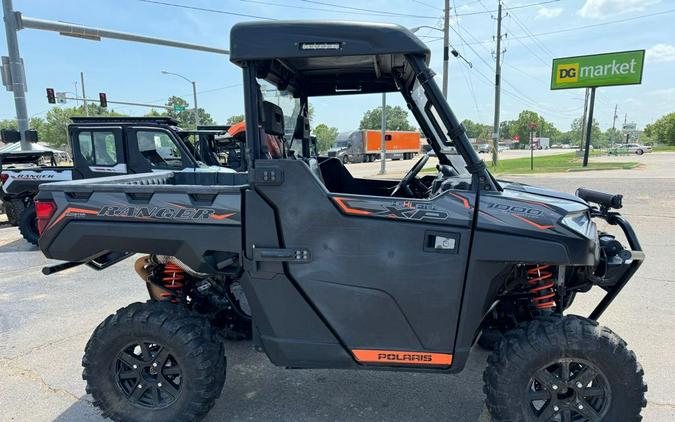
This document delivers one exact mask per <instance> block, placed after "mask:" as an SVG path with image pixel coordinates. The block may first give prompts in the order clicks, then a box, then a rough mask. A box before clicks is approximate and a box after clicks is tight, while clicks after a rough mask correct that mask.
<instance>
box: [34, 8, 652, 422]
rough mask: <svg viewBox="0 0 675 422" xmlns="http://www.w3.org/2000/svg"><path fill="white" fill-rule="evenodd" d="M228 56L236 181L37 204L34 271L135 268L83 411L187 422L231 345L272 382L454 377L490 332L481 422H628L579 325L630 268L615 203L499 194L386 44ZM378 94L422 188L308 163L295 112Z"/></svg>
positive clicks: (587, 332)
mask: <svg viewBox="0 0 675 422" xmlns="http://www.w3.org/2000/svg"><path fill="white" fill-rule="evenodd" d="M260 40H265V42H261V41H260ZM230 45H231V60H232V62H233V63H234V64H236V65H237V66H240V67H241V69H242V72H243V82H244V100H245V114H246V123H245V126H246V131H245V132H246V150H247V154H248V155H247V160H246V163H247V167H246V170H245V171H240V172H236V173H231V174H222V173H193V172H188V173H186V172H176V171H165V172H154V173H149V174H140V175H129V176H113V177H105V178H100V179H92V180H79V181H72V182H58V183H51V184H46V185H41V187H40V193H39V194H38V196H37V200H36V205H37V212H38V224H39V226H40V230H41V232H42V237H41V239H40V247H41V249H42V251H43V252H44V253H45V255H46V256H47V257H49V258H55V259H61V260H66V261H69V262H66V263H63V264H59V265H57V266H54V267H48V268H45V269H44V270H43V271H44V272H45V273H51V272H55V271H58V270H61V269H64V268H68V267H72V266H75V265H79V264H81V263H87V264H88V265H90V266H92V267H94V268H97V269H103V268H106V267H108V266H110V265H112V264H114V263H116V262H118V261H120V260H121V259H123V258H124V257H126V256H129V255H130V254H133V253H138V252H140V253H144V254H148V255H147V256H143V257H141V258H140V259H139V260H138V261H137V262H136V270H137V272H138V273H139V275H140V276H141V278H142V279H143V281H144V283H145V284H146V286H147V289H148V293H149V295H150V301H148V302H145V303H135V304H132V305H130V306H128V307H125V308H122V309H120V310H118V311H117V312H116V313H115V314H114V315H111V316H110V317H108V318H107V319H106V320H105V321H104V322H103V323H101V325H99V326H98V327H97V328H96V330H95V332H94V334H93V335H92V337H91V339H90V341H89V343H88V344H87V346H86V350H85V355H84V359H83V366H84V374H83V376H84V379H85V380H86V381H87V392H89V393H90V394H91V395H92V396H93V402H94V404H95V405H96V406H97V407H99V408H100V409H101V410H102V411H103V414H104V415H105V416H107V417H110V418H112V419H114V420H119V421H122V420H123V421H130V420H145V421H148V420H154V421H168V420H170V421H182V420H195V419H200V418H202V417H203V416H204V415H206V413H207V412H208V411H209V409H211V407H212V406H213V404H214V401H215V400H216V398H217V397H218V396H219V395H220V392H221V388H222V386H223V383H224V381H225V371H226V360H225V354H226V345H225V344H224V339H226V338H228V337H233V336H234V337H247V336H249V335H250V336H252V338H253V342H254V344H255V346H256V349H257V350H261V351H263V352H264V353H265V354H266V355H267V356H268V357H269V359H270V360H271V361H272V362H273V363H274V364H276V365H279V366H283V367H287V368H344V369H370V370H389V371H418V372H426V373H432V372H435V373H456V372H459V371H461V370H462V369H463V368H464V366H465V364H466V362H467V358H468V356H469V353H470V351H471V350H472V347H473V346H474V344H475V343H476V342H477V339H478V338H479V337H480V336H481V332H482V331H483V330H486V331H490V332H492V333H495V332H498V333H500V335H499V336H493V337H494V342H495V343H496V344H495V345H494V347H495V351H494V352H493V354H492V355H491V357H490V359H489V361H488V366H487V369H486V370H485V375H484V379H485V392H486V394H487V407H488V409H489V411H490V412H491V414H492V416H493V418H494V419H495V420H497V421H559V422H564V421H636V420H639V419H640V413H641V409H642V407H644V406H645V398H644V393H645V391H646V385H645V384H644V382H643V372H642V369H641V368H640V365H639V364H638V362H637V361H636V358H635V355H634V354H633V352H631V351H630V350H629V349H628V348H627V346H626V343H625V342H624V341H623V340H621V339H620V338H619V337H618V336H617V335H616V334H614V333H613V332H612V331H610V330H609V329H607V328H604V327H601V326H599V325H598V323H597V322H596V320H597V319H598V318H599V317H600V316H601V314H602V313H603V312H604V311H605V310H606V309H607V307H608V306H609V305H610V304H611V303H612V301H613V300H614V298H615V297H616V296H617V295H618V294H619V292H620V291H621V289H622V288H623V287H624V286H625V285H626V283H627V282H628V281H629V280H630V279H631V277H632V276H633V275H634V273H635V272H636V271H637V269H638V268H639V266H640V264H641V263H642V260H643V259H644V254H643V253H642V251H641V247H640V244H639V242H638V239H637V237H636V235H635V233H634V232H633V230H632V228H631V226H630V224H629V223H628V222H627V221H626V220H625V219H624V218H623V217H622V216H621V215H620V214H618V213H617V212H615V211H612V209H616V208H620V207H621V196H620V195H612V194H605V193H600V192H595V191H590V190H586V189H579V190H578V191H577V196H574V195H569V194H565V193H561V192H555V191H551V190H547V189H541V188H536V187H532V186H527V185H523V184H517V183H509V182H504V181H500V180H496V179H495V178H494V177H493V176H492V175H491V174H490V173H489V172H488V170H487V169H486V168H485V165H484V164H483V162H482V161H481V160H480V159H479V158H478V155H477V153H476V151H475V150H474V149H473V148H472V146H471V144H470V143H469V139H468V138H467V136H466V134H465V131H464V128H463V127H462V126H461V125H460V124H459V122H458V120H457V118H456V117H455V115H454V114H453V112H452V111H451V110H450V108H449V106H448V104H447V103H446V102H445V100H444V98H443V96H442V94H441V92H440V90H439V89H438V86H437V85H436V83H435V82H434V78H433V76H434V74H433V72H432V71H431V70H430V69H429V68H428V66H427V64H428V62H429V50H428V49H427V47H426V46H425V45H424V44H423V43H422V42H421V41H420V40H419V39H417V38H416V37H415V36H414V35H413V34H412V33H410V32H409V31H408V30H406V29H404V28H402V27H399V26H396V25H386V24H365V23H349V22H339V23H338V22H300V21H293V22H280V21H274V22H255V23H242V24H237V25H235V26H234V27H233V28H232V31H231V44H230ZM261 85H262V86H263V88H264V89H261ZM381 92H399V93H400V94H401V95H402V96H403V99H404V100H405V101H406V102H407V105H408V106H409V108H410V110H411V112H412V114H413V115H414V117H415V119H416V121H417V122H416V123H417V125H418V126H419V127H420V129H421V131H422V132H423V134H424V135H425V136H426V138H427V139H428V142H429V143H430V145H431V148H432V149H433V151H434V153H435V155H436V156H437V157H438V160H439V164H438V166H437V169H438V172H437V173H436V174H433V175H431V174H428V175H425V176H423V177H419V178H418V177H417V175H418V174H419V173H420V170H421V169H422V168H423V167H424V165H425V164H426V163H427V160H428V155H424V156H423V157H422V158H421V159H420V160H419V161H418V162H417V163H416V164H414V166H413V167H412V168H411V170H410V171H409V172H408V174H406V175H405V177H403V179H401V180H400V181H397V180H382V179H377V180H367V179H359V178H355V177H353V176H352V175H351V174H350V172H349V171H348V169H347V168H346V167H345V166H344V165H343V163H342V162H341V161H340V160H338V159H336V158H324V157H316V156H315V155H314V154H311V153H310V150H311V149H310V146H311V138H310V130H309V120H308V118H307V115H308V99H309V98H311V97H317V96H331V95H346V94H356V93H361V94H368V93H381ZM282 98H283V99H284V100H283V101H281V99H282ZM270 99H273V101H270ZM293 102H294V104H291V103H293ZM278 104H282V105H289V104H291V106H288V107H286V108H282V107H280V106H279V105H278ZM289 124H290V125H292V126H293V130H292V131H290V130H289V131H288V133H292V135H293V136H288V137H287V136H285V134H286V133H287V130H286V129H287V128H286V127H285V126H286V125H289ZM270 137H271V138H274V140H275V142H274V143H270V142H268V141H269V138H270ZM275 144H276V147H273V148H274V150H275V151H271V150H270V149H271V148H272V147H271V145H275ZM279 145H280V147H279ZM451 148H452V149H454V150H456V152H457V153H456V154H449V153H448V151H450V150H451ZM598 219H599V220H604V221H606V222H607V223H609V225H614V226H618V228H620V229H621V232H622V233H623V236H625V237H626V239H627V241H628V245H627V246H625V245H623V244H622V243H620V241H619V240H618V239H616V238H615V237H614V236H613V235H611V234H609V233H605V232H601V231H598V229H597V227H596V223H595V221H597V220H598ZM594 286H597V287H598V288H600V289H603V290H604V291H605V292H606V295H605V296H604V298H603V299H602V300H601V301H600V303H599V304H598V305H597V307H596V308H595V310H594V311H593V312H592V313H591V315H590V316H589V317H588V318H584V317H581V316H573V315H565V314H564V311H565V309H567V308H568V307H569V306H570V305H571V304H572V302H573V301H574V298H575V296H576V295H577V294H579V293H583V292H587V291H588V290H589V289H591V288H592V287H594ZM449 399H450V398H449Z"/></svg>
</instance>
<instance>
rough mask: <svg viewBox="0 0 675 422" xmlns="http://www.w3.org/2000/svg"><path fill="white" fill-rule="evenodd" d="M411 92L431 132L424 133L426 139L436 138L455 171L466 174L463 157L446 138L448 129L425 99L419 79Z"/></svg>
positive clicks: (434, 108) (429, 102)
mask: <svg viewBox="0 0 675 422" xmlns="http://www.w3.org/2000/svg"><path fill="white" fill-rule="evenodd" d="M411 94H412V99H413V101H414V102H415V105H416V106H417V108H418V109H419V111H420V114H421V116H422V118H423V119H424V122H425V123H426V125H425V126H427V127H428V128H429V131H430V132H431V133H425V135H426V137H427V139H429V138H433V139H435V140H437V141H438V143H439V144H440V145H441V153H442V154H443V155H445V156H446V157H447V159H448V161H450V164H451V165H452V167H453V168H454V169H455V171H457V173H459V174H460V175H468V174H469V172H468V171H467V169H466V161H464V157H462V156H461V155H459V154H458V153H457V149H456V148H455V145H454V143H453V142H452V140H450V139H449V138H448V135H447V134H448V132H449V131H448V129H447V128H446V127H445V124H443V120H442V119H441V117H440V115H439V114H438V110H436V107H434V105H433V104H432V103H431V101H429V100H428V99H427V96H426V93H425V92H424V87H423V86H422V85H421V84H420V83H419V81H417V80H416V81H415V85H414V86H413V90H412V93H411Z"/></svg>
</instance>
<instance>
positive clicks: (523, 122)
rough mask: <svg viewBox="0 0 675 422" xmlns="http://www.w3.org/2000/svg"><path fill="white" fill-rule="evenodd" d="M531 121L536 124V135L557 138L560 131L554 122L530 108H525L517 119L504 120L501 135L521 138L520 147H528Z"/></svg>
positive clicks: (501, 125)
mask: <svg viewBox="0 0 675 422" xmlns="http://www.w3.org/2000/svg"><path fill="white" fill-rule="evenodd" d="M530 123H533V124H534V125H535V129H534V133H533V135H534V136H538V137H541V138H555V137H556V136H558V135H559V134H560V131H559V130H558V129H556V127H555V126H553V123H551V122H548V121H546V119H544V118H543V117H541V116H540V115H539V114H537V113H535V112H534V111H530V110H523V111H521V112H520V114H518V118H517V119H516V120H509V121H506V122H502V123H501V124H500V125H499V126H500V133H499V135H500V137H501V138H511V139H513V138H514V137H515V136H518V137H519V138H520V142H519V144H518V145H519V147H520V148H526V147H529V145H530Z"/></svg>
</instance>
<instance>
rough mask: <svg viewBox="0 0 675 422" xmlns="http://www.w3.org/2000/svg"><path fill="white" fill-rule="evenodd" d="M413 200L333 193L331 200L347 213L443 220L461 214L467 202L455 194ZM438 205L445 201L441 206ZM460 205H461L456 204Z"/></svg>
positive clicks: (438, 221) (412, 219)
mask: <svg viewBox="0 0 675 422" xmlns="http://www.w3.org/2000/svg"><path fill="white" fill-rule="evenodd" d="M446 198H449V197H444V198H439V200H437V201H415V200H401V199H398V200H397V199H371V198H350V197H344V196H339V197H338V196H334V197H332V199H333V201H334V202H335V204H336V205H337V207H338V209H339V210H340V211H341V212H343V213H344V214H347V215H358V216H367V217H380V218H390V219H397V220H409V221H421V222H422V221H423V222H437V223H441V222H447V221H448V220H450V219H451V218H461V217H463V216H464V214H463V213H464V212H466V211H465V210H469V209H470V208H471V205H470V203H469V200H468V199H467V198H464V197H460V196H458V195H457V198H456V199H454V197H453V199H452V200H448V199H446ZM441 205H447V208H446V207H442V206H441ZM460 207H461V208H460Z"/></svg>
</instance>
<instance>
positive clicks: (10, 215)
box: [3, 200, 26, 226]
mask: <svg viewBox="0 0 675 422" xmlns="http://www.w3.org/2000/svg"><path fill="white" fill-rule="evenodd" d="M3 203H4V204H5V214H6V215H7V221H8V222H9V224H11V225H12V226H18V225H19V216H20V215H21V213H22V212H23V210H24V209H25V208H26V206H25V205H24V204H23V202H22V201H20V200H8V201H3Z"/></svg>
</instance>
